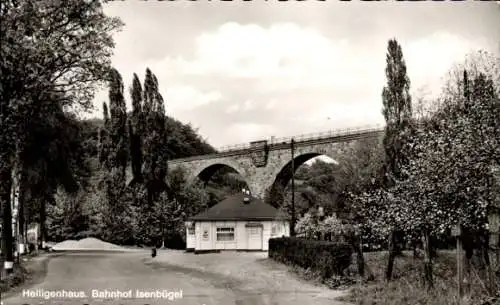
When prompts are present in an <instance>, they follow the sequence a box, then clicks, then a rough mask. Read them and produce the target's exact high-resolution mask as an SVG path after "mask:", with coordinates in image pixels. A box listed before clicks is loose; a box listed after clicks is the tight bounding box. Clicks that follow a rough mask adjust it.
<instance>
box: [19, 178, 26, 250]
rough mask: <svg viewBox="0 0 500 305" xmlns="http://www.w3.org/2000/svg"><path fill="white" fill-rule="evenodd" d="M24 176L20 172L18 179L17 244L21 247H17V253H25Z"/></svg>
mask: <svg viewBox="0 0 500 305" xmlns="http://www.w3.org/2000/svg"><path fill="white" fill-rule="evenodd" d="M25 200H26V178H25V175H24V174H23V173H21V179H20V180H19V200H18V202H19V208H18V213H19V214H18V219H19V232H18V233H19V236H18V241H19V246H20V247H22V248H23V249H19V251H20V253H19V254H24V253H26V218H25V217H26V215H25V214H26V207H25V204H26V202H25Z"/></svg>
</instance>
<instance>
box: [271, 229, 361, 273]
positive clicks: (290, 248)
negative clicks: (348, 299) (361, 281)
mask: <svg viewBox="0 0 500 305" xmlns="http://www.w3.org/2000/svg"><path fill="white" fill-rule="evenodd" d="M351 255H352V248H351V246H350V245H349V244H347V243H339V242H330V241H320V240H310V239H302V238H297V237H280V238H272V239H270V240H269V258H271V259H274V260H275V261H278V262H281V263H284V264H288V265H297V266H299V267H302V268H306V269H307V268H310V269H312V270H316V271H319V272H321V275H322V277H323V278H324V279H327V278H330V277H332V276H333V275H343V271H344V270H345V269H346V268H347V267H349V265H350V264H351V259H352V256H351Z"/></svg>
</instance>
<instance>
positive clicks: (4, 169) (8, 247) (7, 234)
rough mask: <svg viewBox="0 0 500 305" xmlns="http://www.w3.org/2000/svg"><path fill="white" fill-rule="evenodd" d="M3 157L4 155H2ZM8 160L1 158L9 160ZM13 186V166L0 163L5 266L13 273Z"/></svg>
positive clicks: (7, 270) (0, 197)
mask: <svg viewBox="0 0 500 305" xmlns="http://www.w3.org/2000/svg"><path fill="white" fill-rule="evenodd" d="M2 157H3V156H2ZM7 161H8V160H0V162H7ZM11 188H12V168H11V167H10V166H6V165H5V164H1V165H0V204H1V207H2V253H3V256H4V259H5V262H4V267H5V269H6V272H7V273H12V271H13V269H12V266H11V264H12V263H13V262H14V253H13V251H12V250H13V249H12V248H13V238H12V208H11V202H10V196H11Z"/></svg>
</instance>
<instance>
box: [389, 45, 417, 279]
mask: <svg viewBox="0 0 500 305" xmlns="http://www.w3.org/2000/svg"><path fill="white" fill-rule="evenodd" d="M386 63H387V65H386V70H385V74H386V78H387V85H386V86H385V87H384V89H383V91H382V101H383V109H382V114H383V115H384V118H385V121H386V127H385V136H384V140H383V143H384V148H385V156H386V158H385V159H386V164H385V168H386V180H385V182H386V183H385V187H386V188H389V187H391V186H393V185H394V184H395V182H396V181H400V180H404V179H405V178H406V175H405V173H404V172H403V171H402V168H403V166H405V165H406V164H407V163H408V161H409V160H408V158H407V155H406V154H405V152H406V149H407V143H408V136H409V132H410V131H411V130H410V127H411V121H412V104H411V95H410V80H409V78H408V76H407V71H406V63H405V60H404V58H403V51H402V49H401V46H400V45H399V43H398V42H397V41H396V39H391V40H389V42H388V45H387V56H386ZM398 233H400V232H398V228H397V227H396V226H394V227H393V228H392V232H391V236H390V240H389V261H388V264H387V269H386V280H390V279H391V278H392V270H393V266H394V259H395V257H396V254H397V252H398V249H397V243H398V238H397V237H398V236H400V234H398Z"/></svg>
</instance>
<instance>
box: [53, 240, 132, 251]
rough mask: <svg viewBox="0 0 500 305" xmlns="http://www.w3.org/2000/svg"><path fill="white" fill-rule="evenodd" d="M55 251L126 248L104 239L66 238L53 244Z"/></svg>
mask: <svg viewBox="0 0 500 305" xmlns="http://www.w3.org/2000/svg"><path fill="white" fill-rule="evenodd" d="M52 250H54V251H69V250H103V251H123V250H125V249H124V248H122V247H120V246H117V245H114V244H112V243H108V242H105V241H102V240H100V239H97V238H93V237H89V238H84V239H80V240H79V241H75V240H65V241H63V242H60V243H58V244H55V245H54V246H52Z"/></svg>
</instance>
